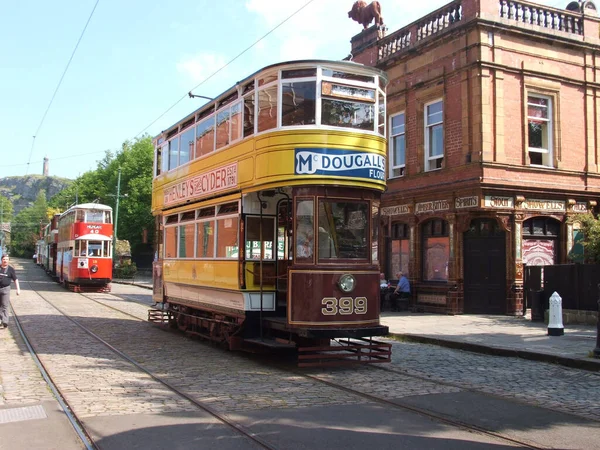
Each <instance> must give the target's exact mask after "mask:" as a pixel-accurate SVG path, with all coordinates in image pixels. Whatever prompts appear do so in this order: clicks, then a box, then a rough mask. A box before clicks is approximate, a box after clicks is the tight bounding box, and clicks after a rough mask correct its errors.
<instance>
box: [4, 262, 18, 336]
mask: <svg viewBox="0 0 600 450" xmlns="http://www.w3.org/2000/svg"><path fill="white" fill-rule="evenodd" d="M11 281H14V282H15V286H16V287H17V295H19V294H20V293H21V287H20V286H19V280H18V279H17V273H16V272H15V269H13V267H12V266H9V265H8V255H2V263H1V264H0V329H2V328H6V327H7V326H8V305H9V303H10V282H11Z"/></svg>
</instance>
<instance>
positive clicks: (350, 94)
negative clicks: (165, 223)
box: [152, 60, 387, 215]
mask: <svg viewBox="0 0 600 450" xmlns="http://www.w3.org/2000/svg"><path fill="white" fill-rule="evenodd" d="M386 84H387V77H386V75H385V73H384V72H381V71H379V70H377V69H374V68H370V67H365V66H362V65H360V64H356V63H351V62H345V61H319V60H312V61H311V60H308V61H294V62H286V63H280V64H276V65H272V66H269V67H266V68H264V69H261V70H260V71H258V72H256V73H254V74H253V75H251V76H249V77H247V78H245V79H244V80H242V81H240V82H238V83H237V84H236V85H235V86H234V87H232V88H231V89H229V90H227V91H225V92H224V93H223V94H221V95H220V96H218V97H217V98H216V99H215V100H213V101H211V102H209V103H208V104H206V105H204V106H202V107H201V108H199V109H198V110H196V111H195V112H193V113H192V114H190V115H188V116H187V117H185V118H184V119H182V120H181V121H179V122H178V123H176V124H174V125H173V126H171V127H169V128H168V129H166V130H165V131H163V132H162V133H161V134H160V135H158V136H156V138H155V140H154V143H155V147H156V155H155V179H154V183H153V202H152V210H153V213H154V214H156V215H158V214H161V211H165V210H172V209H173V208H177V206H180V205H185V204H188V203H189V202H190V201H197V200H201V199H205V198H210V197H214V196H217V195H226V194H228V193H233V192H239V191H247V192H251V191H253V190H261V189H269V188H270V187H278V186H283V185H286V186H303V185H310V184H318V185H327V184H331V185H337V186H351V187H361V188H370V189H374V190H376V191H380V192H381V191H383V190H384V189H385V155H386V140H385V126H386V121H385V92H384V89H385V85H386Z"/></svg>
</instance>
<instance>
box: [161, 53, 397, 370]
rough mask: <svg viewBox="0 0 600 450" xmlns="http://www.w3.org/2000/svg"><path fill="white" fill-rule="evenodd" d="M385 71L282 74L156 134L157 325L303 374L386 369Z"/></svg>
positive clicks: (291, 67)
mask: <svg viewBox="0 0 600 450" xmlns="http://www.w3.org/2000/svg"><path fill="white" fill-rule="evenodd" d="M386 84H387V78H386V75H385V73H384V72H381V71H379V70H377V69H374V68H370V67H365V66H363V65H360V64H356V63H352V62H341V61H321V60H306V61H292V62H285V63H280V64H275V65H271V66H268V67H265V68H264V69H261V70H259V71H258V72H256V73H254V74H253V75H251V76H249V77H247V78H245V79H244V80H242V81H240V82H238V83H237V84H236V85H235V86H233V87H232V88H230V89H229V90H227V91H225V92H224V93H223V94H221V95H220V96H218V97H217V98H216V99H214V100H212V101H211V102H209V103H207V104H206V105H204V106H202V107H200V108H199V109H198V110H196V111H194V112H193V113H192V114H190V115H189V116H187V117H185V118H184V119H182V120H180V121H179V122H177V123H176V124H174V125H173V126H171V127H169V128H168V129H166V130H165V131H163V132H162V133H161V134H160V135H158V136H156V138H155V139H154V144H155V178H154V181H153V190H152V212H153V214H154V215H155V216H156V226H157V233H156V236H157V239H158V242H157V243H156V249H157V252H156V255H157V260H156V261H155V263H154V264H155V265H154V299H155V301H156V302H157V306H156V307H155V308H153V309H152V310H151V311H150V312H149V318H150V320H152V321H154V322H158V323H163V324H166V323H169V324H170V325H172V326H177V327H178V328H180V329H182V330H185V331H186V332H188V333H191V334H196V335H200V336H204V337H206V338H209V339H212V340H215V341H218V342H223V343H226V344H227V345H229V347H230V348H232V349H239V348H254V349H256V348H258V347H263V348H279V347H284V348H286V347H293V348H295V349H296V350H297V351H298V358H299V363H300V365H311V364H326V363H345V362H363V363H366V362H386V361H389V360H390V353H391V346H390V344H388V343H382V342H378V341H375V340H373V337H374V336H383V335H386V334H387V332H388V329H387V327H385V326H382V325H381V324H380V322H379V313H380V311H379V308H380V300H379V283H378V280H379V272H380V271H379V265H378V256H377V251H378V220H379V199H380V196H381V193H382V192H383V191H384V189H385V186H386V184H385V161H386V140H385V125H386V123H385V87H386Z"/></svg>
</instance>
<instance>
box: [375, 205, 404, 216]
mask: <svg viewBox="0 0 600 450" xmlns="http://www.w3.org/2000/svg"><path fill="white" fill-rule="evenodd" d="M410 212H411V208H410V205H397V206H386V207H385V208H381V215H382V216H399V215H401V214H410Z"/></svg>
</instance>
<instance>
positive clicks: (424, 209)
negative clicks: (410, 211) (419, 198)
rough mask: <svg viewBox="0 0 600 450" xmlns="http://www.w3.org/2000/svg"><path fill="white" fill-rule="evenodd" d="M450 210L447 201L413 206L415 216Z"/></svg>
mask: <svg viewBox="0 0 600 450" xmlns="http://www.w3.org/2000/svg"><path fill="white" fill-rule="evenodd" d="M449 209H450V202H449V201H448V200H434V201H432V202H423V203H417V204H416V205H415V214H423V213H428V212H436V211H447V210H449Z"/></svg>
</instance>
